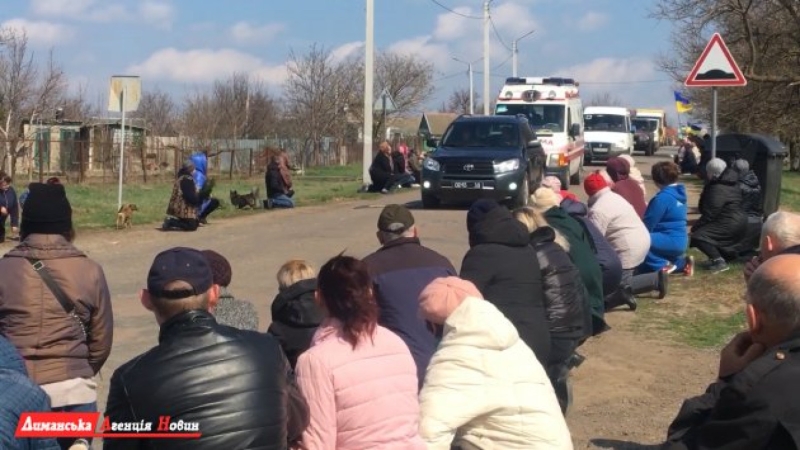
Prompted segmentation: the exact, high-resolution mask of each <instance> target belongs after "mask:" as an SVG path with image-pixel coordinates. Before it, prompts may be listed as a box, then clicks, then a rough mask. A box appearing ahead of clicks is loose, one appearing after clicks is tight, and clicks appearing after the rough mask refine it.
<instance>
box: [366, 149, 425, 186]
mask: <svg viewBox="0 0 800 450" xmlns="http://www.w3.org/2000/svg"><path fill="white" fill-rule="evenodd" d="M422 159H423V156H422V155H421V154H420V153H418V152H417V151H416V150H414V149H410V148H408V146H407V145H406V144H405V142H403V141H400V142H398V143H397V144H396V145H394V146H392V144H390V143H389V142H388V141H383V142H381V143H380V144H379V145H378V152H377V153H376V154H375V159H373V160H372V164H371V165H370V167H369V176H370V179H371V180H372V184H370V185H369V187H367V191H368V192H380V193H382V194H388V193H389V192H392V191H394V190H396V189H399V188H410V187H418V186H419V183H420V182H421V179H422Z"/></svg>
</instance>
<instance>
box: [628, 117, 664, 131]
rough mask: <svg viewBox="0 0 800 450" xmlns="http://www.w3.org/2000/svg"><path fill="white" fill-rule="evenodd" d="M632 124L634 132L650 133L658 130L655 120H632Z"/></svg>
mask: <svg viewBox="0 0 800 450" xmlns="http://www.w3.org/2000/svg"><path fill="white" fill-rule="evenodd" d="M632 122H633V126H635V127H636V131H646V132H648V133H652V132H653V131H656V128H658V120H656V119H633V121H632Z"/></svg>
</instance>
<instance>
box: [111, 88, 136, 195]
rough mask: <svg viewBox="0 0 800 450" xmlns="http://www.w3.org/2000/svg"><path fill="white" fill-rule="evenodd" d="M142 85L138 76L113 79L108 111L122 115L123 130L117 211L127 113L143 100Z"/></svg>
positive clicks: (120, 191)
mask: <svg viewBox="0 0 800 450" xmlns="http://www.w3.org/2000/svg"><path fill="white" fill-rule="evenodd" d="M141 92H142V84H141V79H140V78H139V77H137V76H129V75H119V76H113V77H111V86H110V88H109V95H108V110H109V111H111V112H119V113H122V130H121V132H120V143H119V186H118V190H117V209H118V210H119V208H121V207H122V178H123V177H122V175H123V173H124V170H125V138H126V137H127V135H126V128H125V113H126V112H129V111H136V108H138V107H139V99H140V98H141Z"/></svg>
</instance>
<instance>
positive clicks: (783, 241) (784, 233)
mask: <svg viewBox="0 0 800 450" xmlns="http://www.w3.org/2000/svg"><path fill="white" fill-rule="evenodd" d="M765 236H770V237H772V238H773V239H774V240H775V247H777V250H783V249H785V248H788V247H791V246H793V245H800V215H797V214H793V213H790V212H787V211H778V212H775V213H772V214H770V215H769V217H767V220H766V221H764V225H763V226H762V227H761V238H762V239H763V238H764V237H765Z"/></svg>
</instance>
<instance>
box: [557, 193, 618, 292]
mask: <svg viewBox="0 0 800 450" xmlns="http://www.w3.org/2000/svg"><path fill="white" fill-rule="evenodd" d="M561 209H563V210H564V211H566V212H567V214H569V215H570V216H572V217H573V218H575V219H576V220H577V221H578V222H579V223H580V224H581V225H583V228H584V229H585V230H586V232H587V233H588V234H589V235H590V236H591V238H592V243H593V244H594V248H593V249H592V250H594V254H595V256H596V257H597V262H598V263H600V267H601V268H602V269H603V295H604V296H606V295H609V294H611V293H612V292H614V291H616V290H617V289H619V283H620V281H621V280H622V262H621V261H620V260H619V255H618V254H617V251H616V250H614V247H612V246H611V244H609V243H608V240H607V239H606V237H605V236H603V233H602V232H600V230H599V229H597V226H596V225H595V224H593V223H592V221H591V220H589V207H587V206H586V204H585V203H581V202H578V201H575V200H570V199H568V198H567V199H564V200H563V201H562V202H561Z"/></svg>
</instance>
